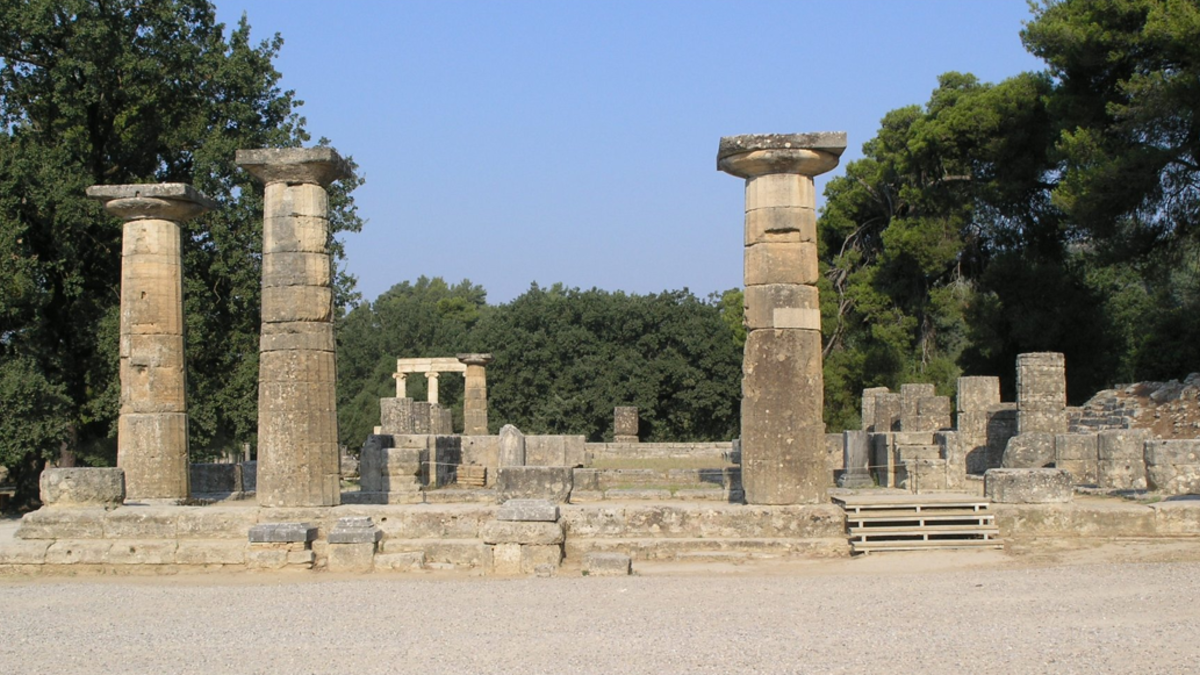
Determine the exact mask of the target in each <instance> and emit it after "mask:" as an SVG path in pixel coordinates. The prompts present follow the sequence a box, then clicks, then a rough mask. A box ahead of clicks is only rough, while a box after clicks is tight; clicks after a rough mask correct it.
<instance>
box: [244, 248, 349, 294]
mask: <svg viewBox="0 0 1200 675" xmlns="http://www.w3.org/2000/svg"><path fill="white" fill-rule="evenodd" d="M332 280H333V278H332V269H331V264H330V257H329V255H328V254H325V253H307V252H293V251H288V252H278V253H272V254H270V255H265V256H263V268H262V285H263V288H277V287H283V286H328V285H330V283H331V282H332Z"/></svg>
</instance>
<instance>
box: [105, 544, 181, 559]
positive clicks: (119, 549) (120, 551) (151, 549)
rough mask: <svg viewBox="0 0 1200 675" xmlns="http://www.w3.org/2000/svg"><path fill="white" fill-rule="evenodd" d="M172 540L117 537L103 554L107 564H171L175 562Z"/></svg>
mask: <svg viewBox="0 0 1200 675" xmlns="http://www.w3.org/2000/svg"><path fill="white" fill-rule="evenodd" d="M176 546H177V543H176V542H175V541H174V540H168V541H162V540H157V539H141V540H139V539H118V540H116V541H113V542H112V545H111V546H110V547H109V549H108V552H107V553H106V554H105V556H104V563H105V564H108V565H172V564H174V563H175V548H176Z"/></svg>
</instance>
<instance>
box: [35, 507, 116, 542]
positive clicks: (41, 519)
mask: <svg viewBox="0 0 1200 675" xmlns="http://www.w3.org/2000/svg"><path fill="white" fill-rule="evenodd" d="M106 515H108V512H107V511H106V510H105V509H102V508H98V507H92V508H78V509H61V508H55V507H42V508H40V509H38V510H37V511H33V512H32V513H26V514H25V515H24V516H23V517H22V518H21V525H20V526H19V527H18V528H17V533H16V536H17V538H18V539H103V538H104V518H105V516H106Z"/></svg>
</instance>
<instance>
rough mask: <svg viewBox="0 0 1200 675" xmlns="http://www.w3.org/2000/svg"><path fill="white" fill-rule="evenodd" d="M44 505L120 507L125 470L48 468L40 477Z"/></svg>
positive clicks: (123, 499) (123, 495) (123, 489)
mask: <svg viewBox="0 0 1200 675" xmlns="http://www.w3.org/2000/svg"><path fill="white" fill-rule="evenodd" d="M38 488H39V490H40V493H41V499H42V504H43V505H44V506H57V507H62V506H66V507H80V506H83V507H88V506H106V507H109V506H111V507H115V506H120V505H121V504H122V503H123V502H124V501H125V471H124V470H123V469H110V468H90V467H88V468H70V469H46V470H45V471H42V475H41V478H40V479H39V480H38Z"/></svg>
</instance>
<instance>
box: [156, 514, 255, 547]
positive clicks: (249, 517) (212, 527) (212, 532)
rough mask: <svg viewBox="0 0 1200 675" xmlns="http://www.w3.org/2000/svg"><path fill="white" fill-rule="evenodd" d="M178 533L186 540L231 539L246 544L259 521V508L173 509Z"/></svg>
mask: <svg viewBox="0 0 1200 675" xmlns="http://www.w3.org/2000/svg"><path fill="white" fill-rule="evenodd" d="M172 510H173V511H177V515H176V516H175V531H176V536H178V537H179V538H180V540H183V539H231V540H235V541H238V542H239V543H242V544H244V543H245V542H246V541H247V540H248V537H249V536H250V528H251V527H254V526H255V525H256V524H258V510H257V509H246V508H218V507H213V506H204V507H197V506H189V507H178V508H172Z"/></svg>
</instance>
